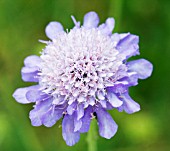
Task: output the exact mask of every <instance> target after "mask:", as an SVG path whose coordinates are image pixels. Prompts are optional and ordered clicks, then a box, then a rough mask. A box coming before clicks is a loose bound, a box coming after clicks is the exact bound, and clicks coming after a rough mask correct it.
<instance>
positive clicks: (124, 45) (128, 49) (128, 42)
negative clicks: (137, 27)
mask: <svg viewBox="0 0 170 151" xmlns="http://www.w3.org/2000/svg"><path fill="white" fill-rule="evenodd" d="M119 36H120V40H119V42H118V43H117V46H116V48H117V49H118V50H119V52H120V53H123V54H124V55H125V57H126V59H128V58H129V57H131V56H135V55H138V54H139V46H138V43H139V37H138V36H136V35H132V34H130V33H127V34H119Z"/></svg>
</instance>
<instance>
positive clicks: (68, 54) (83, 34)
mask: <svg viewBox="0 0 170 151" xmlns="http://www.w3.org/2000/svg"><path fill="white" fill-rule="evenodd" d="M72 20H73V22H74V24H75V26H74V28H73V29H71V30H70V31H68V30H67V32H65V31H64V29H63V26H62V25H61V24H60V23H59V22H51V23H49V24H48V25H47V27H46V30H45V31H46V35H47V36H48V37H49V38H50V39H51V40H50V41H42V42H45V43H46V47H45V48H44V49H43V51H42V52H41V55H40V56H35V55H32V56H28V57H27V58H26V59H25V61H24V67H23V68H22V70H21V73H22V79H23V80H24V81H26V82H37V85H34V86H30V87H26V88H19V89H17V90H16V91H15V92H14V94H13V97H14V98H15V99H16V101H17V102H19V103H23V104H26V103H35V105H34V109H33V110H32V111H30V115H29V117H30V119H31V122H32V125H33V126H40V125H45V126H46V127H51V126H53V125H54V124H55V123H56V122H57V121H58V120H59V119H60V118H62V135H63V138H64V140H65V141H66V143H67V145H69V146H72V145H74V144H75V143H77V142H78V141H79V138H80V133H85V132H88V130H89V127H90V122H91V120H92V119H93V117H96V119H97V121H98V126H99V134H100V135H101V136H102V137H104V138H107V139H110V138H111V137H113V136H114V135H115V133H116V131H117V128H118V126H117V124H116V123H115V121H114V120H113V119H112V117H111V116H110V114H108V112H107V110H110V109H117V110H118V111H125V112H127V113H129V114H131V113H134V112H137V111H139V110H140V106H139V104H138V103H136V102H135V101H133V100H132V98H131V97H130V96H129V94H128V89H129V87H131V86H135V85H137V84H138V79H145V78H147V77H149V76H150V75H151V72H152V64H151V63H150V62H148V61H147V60H145V59H139V60H135V61H129V62H128V61H127V59H128V58H129V57H131V56H135V55H138V54H139V46H138V42H139V38H138V36H136V35H132V34H130V33H123V34H118V33H114V34H112V30H113V28H114V23H115V22H114V19H113V18H108V19H107V20H106V22H105V23H103V24H101V25H99V26H98V24H99V17H98V15H97V14H96V13H95V12H89V13H87V14H86V15H85V16H84V21H83V25H82V26H80V22H77V21H76V19H75V18H74V17H73V16H72Z"/></svg>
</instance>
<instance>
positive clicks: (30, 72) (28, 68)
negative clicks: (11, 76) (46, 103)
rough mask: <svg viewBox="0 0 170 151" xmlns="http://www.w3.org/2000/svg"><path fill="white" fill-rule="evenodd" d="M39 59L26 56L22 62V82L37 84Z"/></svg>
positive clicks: (33, 56)
mask: <svg viewBox="0 0 170 151" xmlns="http://www.w3.org/2000/svg"><path fill="white" fill-rule="evenodd" d="M40 62H41V59H40V57H38V56H35V55H32V56H28V57H27V58H25V60H24V65H25V66H24V67H23V68H22V70H21V75H22V80H23V81H25V82H38V81H39V79H38V77H39V76H38V73H39V65H40Z"/></svg>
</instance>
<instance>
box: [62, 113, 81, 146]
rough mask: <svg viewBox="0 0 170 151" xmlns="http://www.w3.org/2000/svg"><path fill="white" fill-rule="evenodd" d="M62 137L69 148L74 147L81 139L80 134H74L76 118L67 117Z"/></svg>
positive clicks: (63, 125) (63, 124)
mask: <svg viewBox="0 0 170 151" xmlns="http://www.w3.org/2000/svg"><path fill="white" fill-rule="evenodd" d="M62 135H63V138H64V140H65V141H66V144H67V145H68V146H73V145H74V144H76V143H77V142H78V141H79V139H80V133H79V132H78V131H77V132H74V117H73V116H72V115H68V114H67V115H65V116H64V119H63V122H62Z"/></svg>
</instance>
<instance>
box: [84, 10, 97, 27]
mask: <svg viewBox="0 0 170 151" xmlns="http://www.w3.org/2000/svg"><path fill="white" fill-rule="evenodd" d="M98 24H99V17H98V15H97V14H96V13H95V12H89V13H87V14H85V16H84V21H83V26H84V27H85V28H95V27H97V26H98Z"/></svg>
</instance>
